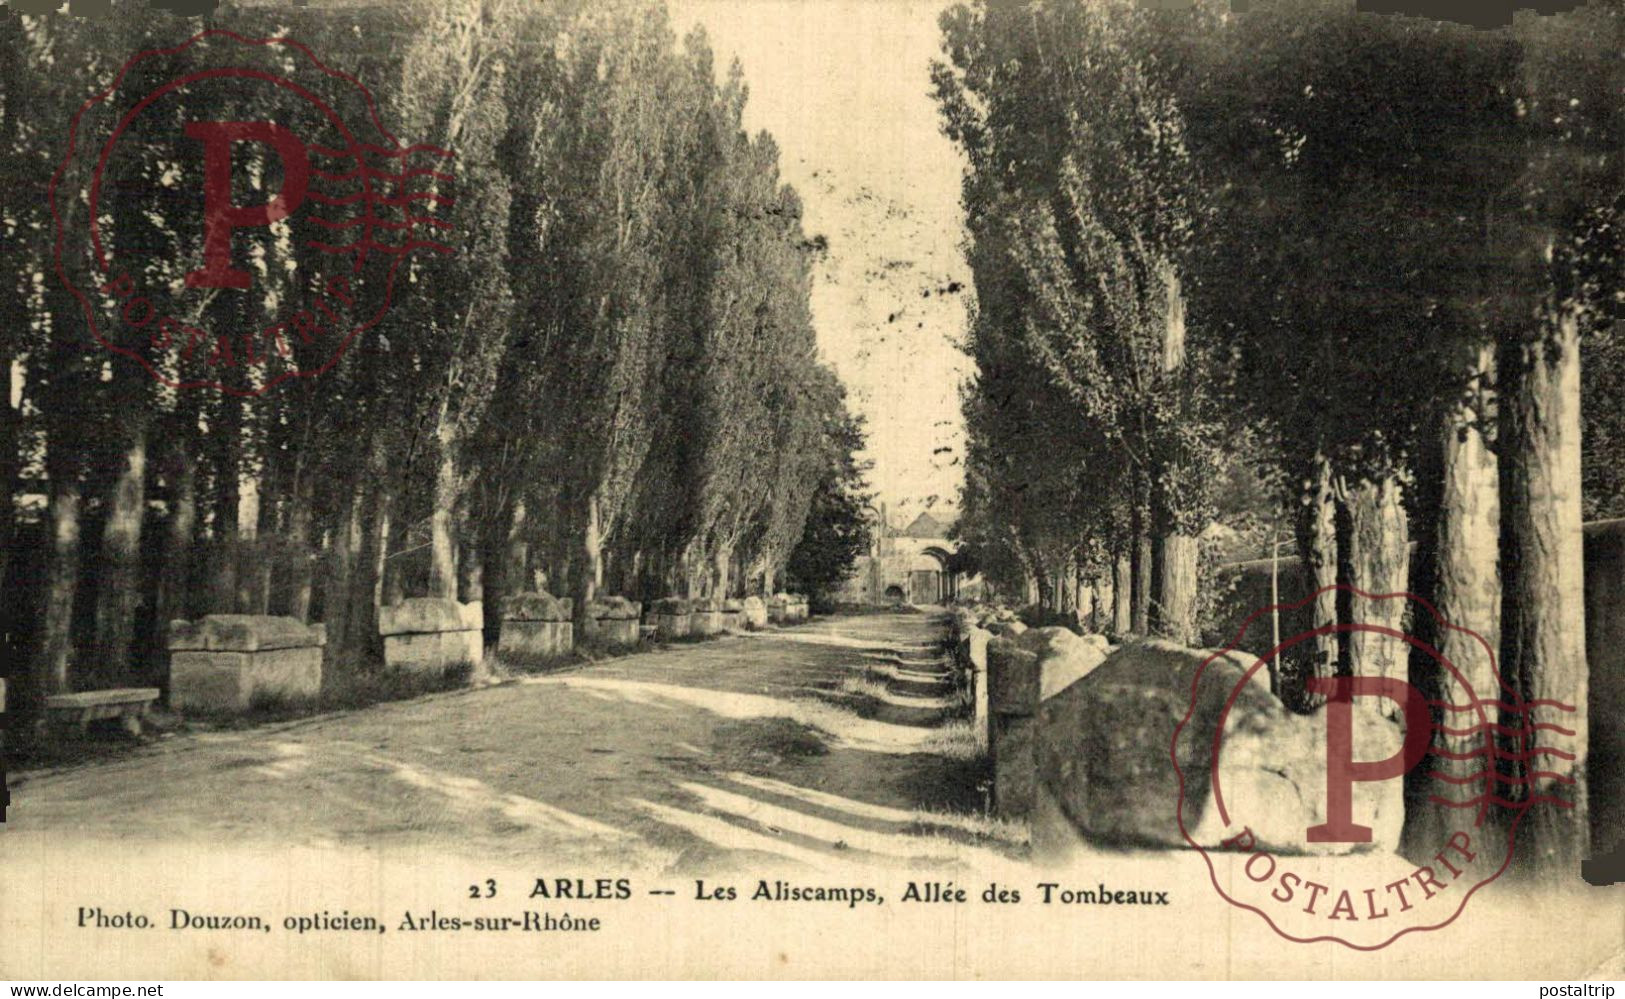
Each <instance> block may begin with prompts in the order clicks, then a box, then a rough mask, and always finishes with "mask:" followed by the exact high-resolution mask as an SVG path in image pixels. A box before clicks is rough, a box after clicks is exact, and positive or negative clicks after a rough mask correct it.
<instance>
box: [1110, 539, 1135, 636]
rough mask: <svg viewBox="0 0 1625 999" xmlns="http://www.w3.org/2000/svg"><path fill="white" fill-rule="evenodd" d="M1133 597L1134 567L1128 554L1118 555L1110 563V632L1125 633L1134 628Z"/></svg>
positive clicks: (1115, 633)
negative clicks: (1131, 608)
mask: <svg viewBox="0 0 1625 999" xmlns="http://www.w3.org/2000/svg"><path fill="white" fill-rule="evenodd" d="M1133 597H1134V567H1133V565H1132V563H1131V562H1130V561H1129V558H1128V556H1126V555H1119V556H1117V559H1116V560H1115V561H1114V562H1113V563H1112V633H1113V634H1114V635H1119V636H1120V635H1126V634H1128V633H1129V632H1130V631H1132V630H1133V628H1134V617H1133V613H1132V611H1131V610H1130V602H1131V601H1132V599H1133Z"/></svg>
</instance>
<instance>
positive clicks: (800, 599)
mask: <svg viewBox="0 0 1625 999" xmlns="http://www.w3.org/2000/svg"><path fill="white" fill-rule="evenodd" d="M785 614H786V616H787V617H788V618H789V620H790V621H791V622H796V621H805V620H807V618H808V617H809V616H810V615H809V613H808V606H807V598H806V597H804V596H802V595H801V594H799V593H792V594H791V595H790V602H789V604H788V605H787V606H786V607H785Z"/></svg>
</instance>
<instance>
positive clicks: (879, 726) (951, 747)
mask: <svg viewBox="0 0 1625 999" xmlns="http://www.w3.org/2000/svg"><path fill="white" fill-rule="evenodd" d="M941 631H942V629H941V624H940V621H939V620H938V619H936V618H934V617H932V616H929V615H925V614H887V615H875V616H863V617H848V618H839V619H833V620H818V621H814V622H812V623H809V624H804V625H801V626H798V627H794V628H789V629H784V630H775V631H769V632H765V633H759V634H753V635H746V636H735V637H728V638H723V639H719V640H716V641H711V642H705V643H699V644H687V645H675V646H673V647H670V648H667V649H664V650H661V651H656V652H650V653H645V654H639V655H635V656H629V657H625V658H621V659H614V660H608V661H604V662H601V663H598V664H595V665H591V666H586V667H582V668H579V669H574V670H572V671H569V672H564V673H557V674H551V675H547V676H541V677H527V678H522V679H518V680H513V681H510V682H506V683H503V684H500V685H496V686H490V687H485V688H481V689H476V690H469V691H459V692H455V693H450V694H441V695H435V696H430V697H425V698H420V699H418V700H414V701H407V702H398V703H393V704H385V705H380V706H377V707H374V708H370V709H366V710H362V711H357V712H352V713H345V714H335V715H326V716H322V717H316V718H309V719H303V720H299V721H295V722H287V723H280V724H272V725H266V726H263V727H260V728H255V729H251V730H244V731H216V732H200V733H190V734H180V735H176V736H171V737H168V738H165V739H162V740H160V741H157V742H155V743H153V744H152V745H150V746H147V747H144V748H141V749H139V750H137V751H135V752H133V753H131V754H129V755H125V756H122V757H120V758H118V759H114V760H109V761H105V762H100V763H94V764H91V765H87V766H81V767H77V768H74V769H70V770H64V771H58V772H45V773H35V774H22V775H17V776H15V777H14V779H13V801H12V809H11V813H10V816H9V818H10V821H9V822H8V823H7V824H6V825H5V826H4V827H0V838H4V837H11V836H27V835H29V834H30V833H33V834H40V833H43V834H46V835H48V836H51V837H53V838H55V837H65V838H70V839H79V838H88V839H101V838H103V837H107V838H117V839H120V840H123V841H125V842H129V841H130V840H131V839H135V840H137V841H139V840H141V839H146V838H150V839H152V840H155V841H164V842H169V843H174V842H177V841H181V842H184V841H187V840H201V841H208V842H217V843H233V844H239V845H244V846H252V845H254V844H256V843H262V844H265V845H275V846H281V847H287V846H311V847H316V848H322V847H347V848H363V849H397V848H401V847H428V848H435V847H443V848H445V849H447V850H449V851H454V852H457V853H463V854H468V853H476V854H479V855H483V856H487V857H491V858H493V859H497V858H522V857H534V856H547V857H549V858H551V859H552V860H555V861H560V860H568V861H572V862H580V863H583V864H588V863H592V862H595V861H601V860H603V861H616V862H620V863H622V864H625V863H628V862H631V863H636V864H637V865H638V866H640V867H649V868H655V869H666V870H672V871H681V870H685V869H698V868H705V869H736V868H737V869H744V868H747V867H749V866H750V865H752V864H759V863H760V862H761V860H762V859H764V858H772V859H773V860H775V861H777V862H780V863H782V862H785V861H788V862H790V863H792V864H796V865H807V866H809V867H818V866H822V865H823V862H824V861H835V860H838V861H840V862H842V863H850V862H858V863H864V862H866V861H873V862H874V863H876V864H884V865H887V866H896V865H897V864H899V863H902V864H905V865H908V864H911V863H913V862H918V863H920V864H928V865H932V866H934V867H937V868H940V867H941V866H942V865H943V864H944V863H945V862H947V863H952V862H953V861H954V860H956V859H961V858H963V859H972V858H976V857H984V858H985V855H986V854H988V853H995V854H1003V855H1006V856H1008V855H1011V854H1015V853H1019V852H1020V850H1021V847H1020V846H1019V845H1017V844H1016V843H1015V842H1013V840H1014V839H1015V838H1016V837H1015V835H1014V834H1012V833H1011V832H1010V831H1009V830H1005V829H1001V828H1000V827H999V826H998V825H997V824H996V823H988V822H987V821H985V820H983V819H982V818H981V817H980V813H981V811H982V805H983V801H982V793H981V791H980V790H979V789H978V784H979V782H980V781H981V780H982V779H983V772H982V764H980V763H979V762H978V761H977V759H976V758H975V753H974V751H973V748H972V747H971V746H970V744H969V729H968V726H966V725H965V724H964V723H963V722H954V721H947V722H946V723H945V721H944V716H945V713H946V711H947V710H948V708H949V706H950V698H949V697H948V696H947V695H948V694H949V691H948V689H947V687H946V685H945V684H944V683H943V682H942V680H941V674H942V671H943V670H944V669H945V665H944V664H943V663H942V662H940V661H938V659H937V658H936V655H937V653H936V642H937V641H938V639H939V636H940V635H941Z"/></svg>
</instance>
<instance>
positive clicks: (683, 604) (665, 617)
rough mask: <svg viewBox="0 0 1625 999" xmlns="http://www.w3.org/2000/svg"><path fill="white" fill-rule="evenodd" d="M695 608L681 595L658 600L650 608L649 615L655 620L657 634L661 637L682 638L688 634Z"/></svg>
mask: <svg viewBox="0 0 1625 999" xmlns="http://www.w3.org/2000/svg"><path fill="white" fill-rule="evenodd" d="M692 613H693V608H692V607H691V606H690V605H689V602H688V601H687V600H684V599H682V598H680V597H667V598H666V599H664V600H656V601H655V602H654V605H653V606H652V607H650V608H649V616H650V618H651V619H653V621H654V626H655V634H656V635H659V636H660V637H661V638H681V637H683V636H684V635H687V634H688V627H689V621H690V618H691V616H692Z"/></svg>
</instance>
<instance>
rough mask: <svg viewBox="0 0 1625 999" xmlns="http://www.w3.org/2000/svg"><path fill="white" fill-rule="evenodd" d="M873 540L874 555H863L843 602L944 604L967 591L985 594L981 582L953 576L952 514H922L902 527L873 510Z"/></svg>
mask: <svg viewBox="0 0 1625 999" xmlns="http://www.w3.org/2000/svg"><path fill="white" fill-rule="evenodd" d="M870 519H871V528H872V531H873V539H872V540H871V542H870V546H869V554H867V555H860V556H858V559H857V562H856V563H855V564H854V565H853V568H852V575H851V576H850V577H849V578H848V579H847V581H846V584H845V585H844V586H843V587H842V588H841V592H840V593H839V595H838V596H837V598H836V599H837V600H839V601H841V602H843V603H857V604H891V603H910V604H940V603H943V602H944V601H946V600H948V599H950V598H952V597H955V596H959V595H967V596H968V595H969V594H968V593H967V592H966V590H967V587H968V588H970V589H980V586H981V581H980V579H979V578H969V577H966V576H965V575H964V574H963V573H956V572H954V571H952V569H951V568H950V566H951V564H952V563H951V559H952V557H953V553H954V549H955V543H954V542H953V541H950V540H949V539H948V534H949V532H950V531H951V530H952V528H953V525H954V521H955V520H956V519H957V518H956V517H955V516H954V515H953V514H952V513H951V512H942V511H939V512H937V513H934V514H933V513H922V514H920V515H919V516H918V517H915V518H914V520H913V521H912V522H910V523H909V525H908V526H907V527H903V528H896V527H893V526H892V525H891V522H890V520H889V519H888V517H887V515H886V508H885V505H884V504H882V505H881V507H880V508H879V509H878V510H877V509H874V508H872V507H871V508H870Z"/></svg>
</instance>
